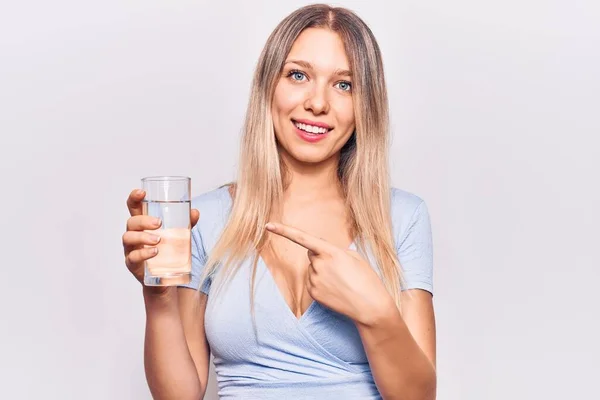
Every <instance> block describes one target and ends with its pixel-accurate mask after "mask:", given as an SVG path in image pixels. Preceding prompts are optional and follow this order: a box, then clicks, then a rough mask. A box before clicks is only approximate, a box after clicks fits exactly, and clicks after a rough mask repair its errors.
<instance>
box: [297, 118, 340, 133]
mask: <svg viewBox="0 0 600 400" xmlns="http://www.w3.org/2000/svg"><path fill="white" fill-rule="evenodd" d="M292 123H293V124H294V126H295V127H296V128H298V129H300V130H301V131H304V132H306V133H309V134H312V135H323V134H325V133H327V132H329V131H331V130H332V129H333V128H324V127H321V126H315V125H309V124H304V123H301V122H297V121H294V120H292Z"/></svg>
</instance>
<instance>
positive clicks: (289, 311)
mask: <svg viewBox="0 0 600 400" xmlns="http://www.w3.org/2000/svg"><path fill="white" fill-rule="evenodd" d="M223 189H224V192H225V196H226V197H227V201H228V206H229V209H230V211H231V208H232V206H233V198H232V197H231V192H230V191H229V187H228V186H224V187H223ZM346 250H356V238H354V239H353V240H352V242H351V243H350V245H349V246H348V247H346ZM257 257H258V259H257V261H258V263H260V264H261V265H262V267H263V268H264V269H265V270H266V274H267V275H268V276H269V279H270V281H271V283H272V284H273V286H274V288H275V292H276V293H275V296H277V298H278V299H279V300H278V301H279V303H280V304H281V305H282V306H283V307H284V308H285V309H286V314H287V315H289V316H290V317H291V318H293V319H294V320H295V321H296V322H297V323H301V322H302V321H304V320H305V319H306V318H307V316H308V315H309V314H310V313H311V311H312V310H313V309H314V308H315V307H316V306H317V304H318V302H317V301H316V300H315V299H313V300H312V301H311V302H310V304H309V305H308V307H307V308H306V310H304V312H303V313H302V314H301V315H300V316H299V317H297V316H296V314H294V312H293V311H292V309H291V307H290V305H289V304H288V303H287V301H286V300H285V296H284V295H283V293H282V291H281V289H280V288H279V285H277V281H276V280H275V276H274V275H273V273H272V272H271V269H270V268H269V266H268V265H267V263H266V261H265V260H264V259H263V258H262V256H261V255H260V254H257Z"/></svg>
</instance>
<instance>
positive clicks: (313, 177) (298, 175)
mask: <svg viewBox="0 0 600 400" xmlns="http://www.w3.org/2000/svg"><path fill="white" fill-rule="evenodd" d="M280 154H281V158H282V160H283V163H284V164H285V167H286V174H285V185H284V188H285V189H284V199H285V200H289V199H290V198H294V199H297V200H304V199H315V198H317V199H318V198H325V197H331V196H335V197H342V195H343V191H342V186H341V182H340V180H339V178H338V173H337V170H338V164H339V159H340V157H339V153H338V154H336V155H335V156H333V157H331V158H329V159H327V160H323V161H322V162H320V163H310V164H309V163H303V162H300V161H298V160H296V159H294V158H293V157H291V156H290V155H289V154H287V153H286V152H285V151H283V150H282V151H281V153H280Z"/></svg>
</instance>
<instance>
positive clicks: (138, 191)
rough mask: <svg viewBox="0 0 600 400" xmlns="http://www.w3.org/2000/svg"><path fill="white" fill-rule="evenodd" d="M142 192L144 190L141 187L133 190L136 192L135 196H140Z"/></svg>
mask: <svg viewBox="0 0 600 400" xmlns="http://www.w3.org/2000/svg"><path fill="white" fill-rule="evenodd" d="M143 193H144V191H143V190H142V189H137V190H136V191H135V194H136V195H137V196H141V195H142V194H143Z"/></svg>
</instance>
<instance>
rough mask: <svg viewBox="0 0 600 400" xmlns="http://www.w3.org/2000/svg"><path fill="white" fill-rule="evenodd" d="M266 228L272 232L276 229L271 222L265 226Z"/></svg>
mask: <svg viewBox="0 0 600 400" xmlns="http://www.w3.org/2000/svg"><path fill="white" fill-rule="evenodd" d="M265 228H267V229H268V230H270V231H272V230H273V229H275V225H274V224H272V223H270V222H269V223H268V224H266V225H265Z"/></svg>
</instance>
